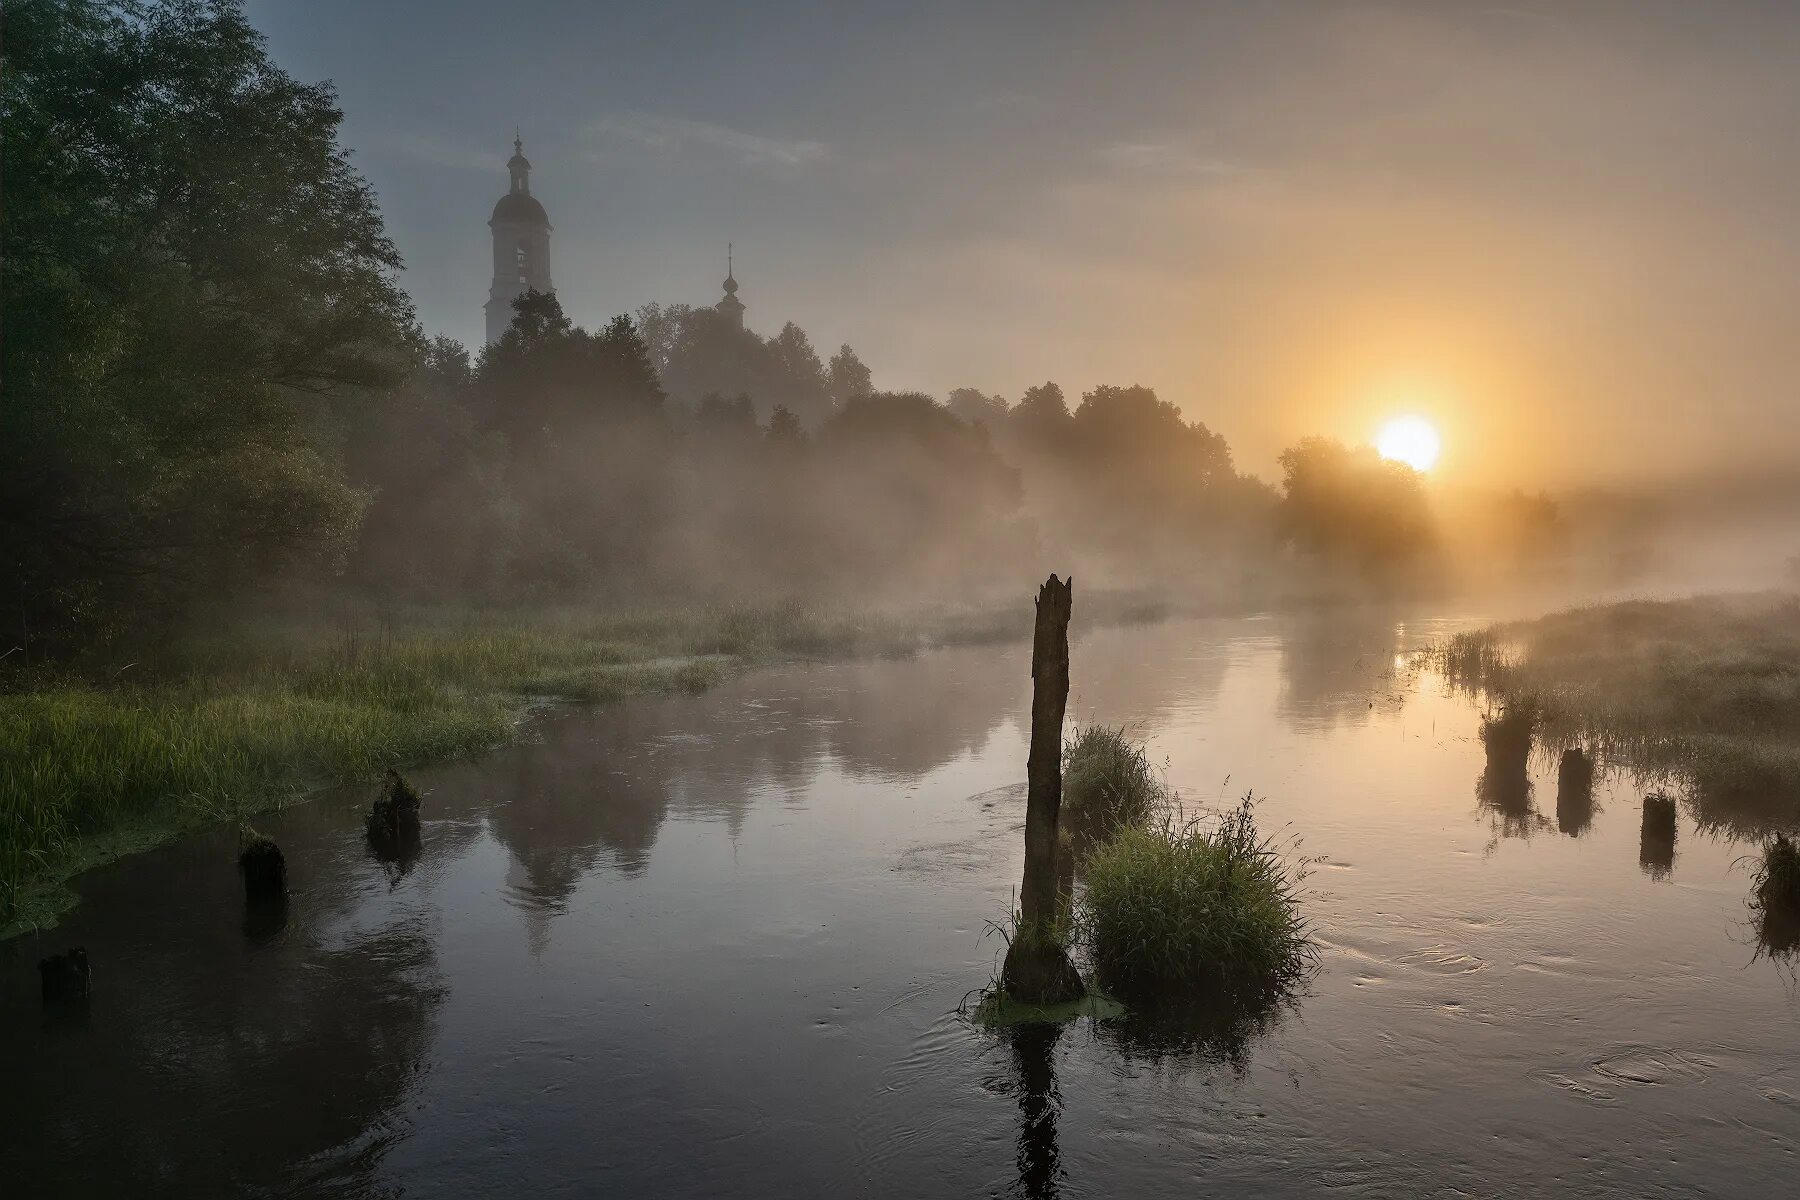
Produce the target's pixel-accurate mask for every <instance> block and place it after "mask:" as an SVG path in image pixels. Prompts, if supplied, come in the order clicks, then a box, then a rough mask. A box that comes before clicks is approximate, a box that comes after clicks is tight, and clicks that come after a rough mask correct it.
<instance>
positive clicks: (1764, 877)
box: [1755, 833, 1800, 911]
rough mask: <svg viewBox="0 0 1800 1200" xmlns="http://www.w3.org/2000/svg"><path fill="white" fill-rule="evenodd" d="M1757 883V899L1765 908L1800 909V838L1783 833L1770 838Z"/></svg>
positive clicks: (1758, 870) (1758, 871)
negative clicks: (1795, 838) (1796, 839)
mask: <svg viewBox="0 0 1800 1200" xmlns="http://www.w3.org/2000/svg"><path fill="white" fill-rule="evenodd" d="M1755 885H1756V889H1755V894H1756V903H1757V905H1758V907H1760V908H1762V909H1763V910H1765V911H1767V910H1769V909H1774V908H1785V909H1788V910H1789V911H1800V842H1797V841H1795V840H1794V839H1793V838H1790V837H1788V836H1787V835H1786V834H1782V833H1778V834H1776V835H1775V836H1774V837H1773V838H1771V839H1769V844H1768V845H1767V846H1765V847H1764V848H1763V860H1762V865H1761V866H1759V867H1758V868H1757V869H1756V879H1755Z"/></svg>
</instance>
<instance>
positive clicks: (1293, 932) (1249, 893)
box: [1075, 797, 1316, 996]
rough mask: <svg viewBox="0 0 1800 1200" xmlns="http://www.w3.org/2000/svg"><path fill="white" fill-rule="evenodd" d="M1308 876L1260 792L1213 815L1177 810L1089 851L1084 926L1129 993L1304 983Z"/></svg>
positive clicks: (1114, 980) (1117, 986) (1104, 974)
mask: <svg viewBox="0 0 1800 1200" xmlns="http://www.w3.org/2000/svg"><path fill="white" fill-rule="evenodd" d="M1299 877H1300V871H1299V870H1298V869H1296V868H1295V867H1293V866H1290V864H1289V863H1288V862H1287V860H1286V859H1285V858H1284V856H1283V855H1282V854H1281V852H1280V850H1279V849H1278V848H1277V847H1275V846H1274V845H1273V844H1272V843H1271V842H1270V841H1268V840H1267V839H1265V838H1263V837H1262V836H1261V835H1260V834H1259V833H1258V832H1257V828H1256V821H1255V816H1254V812H1253V808H1252V802H1251V800H1250V799H1249V798H1248V797H1246V798H1245V800H1244V802H1243V804H1241V805H1240V806H1239V807H1238V808H1236V809H1234V810H1232V811H1231V812H1228V813H1224V814H1220V815H1218V816H1217V817H1215V818H1212V819H1210V820H1207V819H1193V820H1183V819H1181V817H1180V816H1179V814H1178V813H1175V812H1173V811H1165V812H1164V813H1163V814H1162V815H1161V818H1160V820H1155V821H1151V822H1148V823H1145V824H1140V825H1127V826H1123V827H1121V828H1120V829H1119V830H1118V831H1117V832H1116V833H1115V834H1114V835H1113V836H1112V837H1111V838H1110V839H1108V840H1107V841H1105V842H1104V843H1102V844H1101V845H1099V846H1097V847H1096V848H1095V849H1094V850H1093V851H1092V853H1091V854H1090V855H1089V856H1088V859H1087V863H1086V869H1085V881H1086V887H1085V889H1084V891H1083V893H1082V895H1081V897H1080V900H1079V902H1078V904H1077V908H1076V918H1075V930H1076V937H1077V940H1078V942H1079V943H1080V944H1081V946H1082V947H1083V948H1084V949H1085V951H1086V953H1087V955H1088V957H1089V958H1090V960H1091V961H1092V963H1093V965H1094V968H1095V971H1096V972H1097V974H1098V976H1099V978H1100V980H1101V981H1102V982H1103V983H1104V984H1105V986H1107V987H1108V988H1109V989H1113V990H1116V991H1117V992H1119V993H1120V994H1122V995H1127V996H1130V995H1132V994H1145V993H1150V994H1158V993H1160V994H1165V995H1166V994H1168V993H1170V992H1179V991H1185V990H1198V989H1216V988H1218V987H1221V986H1224V987H1231V986H1234V985H1238V984H1242V985H1245V986H1253V987H1265V988H1266V987H1270V986H1276V987H1280V986H1283V985H1289V984H1296V983H1298V981H1299V980H1300V979H1301V978H1302V977H1303V976H1304V975H1305V974H1306V973H1307V972H1308V971H1309V970H1310V969H1311V967H1312V964H1313V962H1314V961H1315V958H1316V951H1315V949H1314V946H1313V943H1312V941H1311V939H1310V937H1309V936H1308V933H1307V928H1306V924H1305V922H1304V921H1303V920H1302V919H1301V917H1300V915H1299V912H1298V905H1297V896H1296V888H1297V886H1298V883H1299Z"/></svg>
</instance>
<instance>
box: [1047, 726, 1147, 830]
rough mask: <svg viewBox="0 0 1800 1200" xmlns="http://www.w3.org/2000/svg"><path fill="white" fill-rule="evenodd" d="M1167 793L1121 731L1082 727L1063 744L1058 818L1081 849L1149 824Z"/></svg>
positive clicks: (1140, 750) (1141, 751) (1139, 748)
mask: <svg viewBox="0 0 1800 1200" xmlns="http://www.w3.org/2000/svg"><path fill="white" fill-rule="evenodd" d="M1167 791H1168V790H1167V788H1166V787H1164V785H1163V782H1162V780H1161V779H1159V778H1157V775H1156V771H1155V769H1154V768H1153V767H1151V765H1150V758H1149V756H1148V755H1147V754H1146V753H1145V752H1144V748H1143V746H1141V745H1139V744H1137V743H1135V742H1133V741H1131V740H1130V739H1128V738H1127V737H1126V736H1125V731H1124V730H1123V729H1110V728H1108V727H1106V726H1104V725H1088V726H1084V727H1082V728H1080V729H1078V730H1076V731H1075V736H1074V738H1073V740H1071V741H1070V742H1069V743H1068V744H1067V745H1066V746H1065V747H1064V748H1063V791H1062V819H1063V821H1064V823H1065V826H1066V828H1067V829H1068V830H1069V832H1070V834H1071V835H1072V840H1073V842H1074V844H1075V845H1077V846H1078V847H1079V848H1080V849H1082V850H1083V851H1085V850H1087V849H1089V848H1091V847H1092V845H1094V844H1095V843H1096V842H1098V841H1100V840H1102V839H1104V838H1106V837H1108V836H1110V835H1111V834H1112V833H1113V832H1114V831H1115V830H1117V829H1119V828H1121V827H1124V826H1134V827H1135V826H1142V825H1144V824H1146V823H1147V822H1149V821H1150V819H1151V818H1152V817H1153V816H1154V815H1155V814H1156V813H1158V812H1159V811H1161V809H1162V808H1163V807H1164V806H1165V805H1166V803H1167V800H1168V794H1167Z"/></svg>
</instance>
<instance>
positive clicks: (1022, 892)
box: [1000, 575, 1087, 1004]
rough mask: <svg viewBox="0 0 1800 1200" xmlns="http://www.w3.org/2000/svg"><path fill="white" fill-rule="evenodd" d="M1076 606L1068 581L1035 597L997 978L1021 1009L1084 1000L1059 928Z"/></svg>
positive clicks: (1053, 583) (1053, 580) (1052, 581)
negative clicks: (1009, 890)
mask: <svg viewBox="0 0 1800 1200" xmlns="http://www.w3.org/2000/svg"><path fill="white" fill-rule="evenodd" d="M1074 600H1075V587H1074V580H1072V579H1071V580H1069V581H1068V582H1066V583H1065V582H1063V581H1061V580H1059V579H1057V577H1056V576H1054V575H1052V576H1050V578H1049V579H1048V580H1046V581H1045V583H1044V586H1043V587H1041V588H1039V589H1038V597H1037V627H1036V630H1035V633H1034V635H1033V638H1032V644H1031V685H1032V686H1031V753H1030V756H1029V758H1028V759H1027V760H1026V767H1025V774H1026V780H1027V784H1026V799H1025V877H1024V879H1023V880H1022V881H1021V883H1020V885H1019V927H1018V929H1017V930H1015V931H1014V933H1013V939H1012V944H1011V945H1009V946H1008V947H1007V950H1006V962H1005V964H1004V965H1003V966H1002V967H1001V970H1000V982H1001V986H1002V987H1004V988H1005V989H1006V994H1007V997H1008V998H1009V999H1011V1000H1013V1001H1015V1002H1017V1003H1021V1004H1064V1003H1067V1002H1068V1001H1071V1000H1079V999H1081V997H1082V996H1083V995H1085V994H1086V992H1087V989H1086V988H1085V987H1084V986H1083V985H1082V982H1081V975H1080V973H1078V972H1077V971H1076V970H1075V964H1074V963H1072V962H1070V961H1069V952H1068V949H1067V948H1066V947H1065V946H1064V945H1063V941H1062V938H1061V936H1060V931H1059V930H1058V928H1057V926H1058V921H1057V917H1058V908H1059V899H1058V890H1059V889H1058V886H1057V869H1056V868H1057V856H1058V849H1059V846H1058V838H1057V821H1058V818H1059V817H1060V815H1061V812H1062V729H1063V713H1064V710H1065V709H1066V707H1067V705H1068V701H1069V615H1070V612H1071V611H1072V609H1073V608H1074Z"/></svg>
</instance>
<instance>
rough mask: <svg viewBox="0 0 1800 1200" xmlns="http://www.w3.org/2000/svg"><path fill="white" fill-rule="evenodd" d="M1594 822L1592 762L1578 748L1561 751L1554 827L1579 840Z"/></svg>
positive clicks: (1589, 756)
mask: <svg viewBox="0 0 1800 1200" xmlns="http://www.w3.org/2000/svg"><path fill="white" fill-rule="evenodd" d="M1593 820H1594V759H1593V756H1592V755H1590V754H1588V753H1587V752H1586V751H1585V750H1582V749H1581V748H1579V747H1574V746H1572V747H1570V748H1569V749H1567V750H1564V751H1563V752H1562V759H1561V761H1560V762H1558V763H1557V765H1556V827H1557V828H1558V829H1560V830H1562V832H1564V833H1566V834H1568V835H1569V836H1570V837H1579V836H1581V834H1582V833H1584V832H1586V830H1587V827H1588V826H1589V825H1590V824H1592V823H1593Z"/></svg>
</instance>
